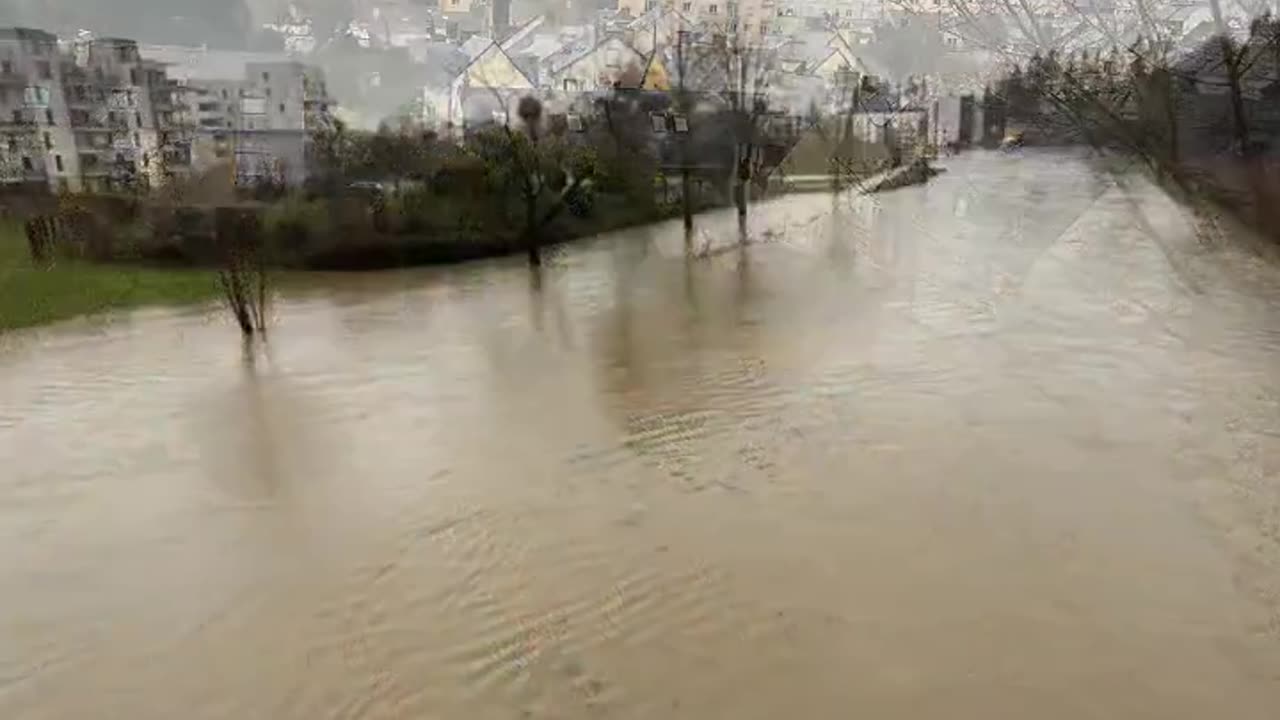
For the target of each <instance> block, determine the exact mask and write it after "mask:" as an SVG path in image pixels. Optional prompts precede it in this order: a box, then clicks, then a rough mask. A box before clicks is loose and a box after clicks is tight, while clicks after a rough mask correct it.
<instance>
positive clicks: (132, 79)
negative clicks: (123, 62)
mask: <svg viewBox="0 0 1280 720" xmlns="http://www.w3.org/2000/svg"><path fill="white" fill-rule="evenodd" d="M129 84H130V85H137V84H138V68H129Z"/></svg>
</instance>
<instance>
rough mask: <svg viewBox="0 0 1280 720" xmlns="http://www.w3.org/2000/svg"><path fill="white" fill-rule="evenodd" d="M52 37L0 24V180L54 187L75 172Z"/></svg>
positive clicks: (58, 57) (60, 65)
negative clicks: (1, 26)
mask: <svg viewBox="0 0 1280 720" xmlns="http://www.w3.org/2000/svg"><path fill="white" fill-rule="evenodd" d="M63 67H64V63H63V58H62V57H61V54H60V52H59V49H58V38H57V37H56V36H54V35H51V34H49V33H46V32H43V31H40V30H33V29H29V28H2V29H0V184H4V185H20V184H39V185H49V186H55V187H56V186H57V185H58V184H59V183H70V182H71V180H72V179H73V178H76V177H77V173H76V172H75V169H76V168H75V160H76V156H75V143H74V138H73V135H72V132H71V127H70V123H69V117H68V108H67V103H66V100H65V98H64V97H63V93H62V71H63Z"/></svg>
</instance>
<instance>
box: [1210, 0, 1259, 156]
mask: <svg viewBox="0 0 1280 720" xmlns="http://www.w3.org/2000/svg"><path fill="white" fill-rule="evenodd" d="M1209 8H1210V10H1211V11H1212V12H1213V23H1214V25H1215V27H1216V29H1217V31H1218V43H1219V44H1220V46H1221V49H1222V65H1223V67H1224V68H1225V69H1226V71H1227V86H1228V89H1229V90H1230V92H1231V130H1232V133H1231V135H1232V144H1233V145H1234V146H1235V147H1234V148H1233V150H1234V151H1235V152H1236V153H1237V154H1241V155H1242V154H1244V153H1245V152H1246V151H1247V150H1248V148H1249V119H1248V117H1247V116H1246V115H1245V109H1244V93H1243V92H1242V90H1241V88H1240V80H1241V78H1240V60H1241V55H1240V54H1238V53H1237V52H1236V47H1235V42H1234V41H1233V40H1232V39H1231V35H1230V34H1229V32H1228V29H1227V24H1226V21H1225V20H1224V19H1223V17H1222V3H1221V0H1209Z"/></svg>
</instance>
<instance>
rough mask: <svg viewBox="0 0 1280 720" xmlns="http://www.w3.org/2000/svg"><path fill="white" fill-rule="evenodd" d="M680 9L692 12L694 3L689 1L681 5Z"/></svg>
mask: <svg viewBox="0 0 1280 720" xmlns="http://www.w3.org/2000/svg"><path fill="white" fill-rule="evenodd" d="M680 9H681V10H683V11H685V12H691V11H692V10H693V3H691V2H687V3H685V4H683V5H681V6H680Z"/></svg>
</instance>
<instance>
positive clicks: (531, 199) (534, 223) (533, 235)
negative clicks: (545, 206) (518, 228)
mask: <svg viewBox="0 0 1280 720" xmlns="http://www.w3.org/2000/svg"><path fill="white" fill-rule="evenodd" d="M524 223H525V225H524V227H525V247H526V249H527V250H528V252H529V267H539V266H540V265H542V250H541V248H540V247H539V242H538V197H537V196H536V195H533V194H531V193H526V194H525V200H524Z"/></svg>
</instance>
